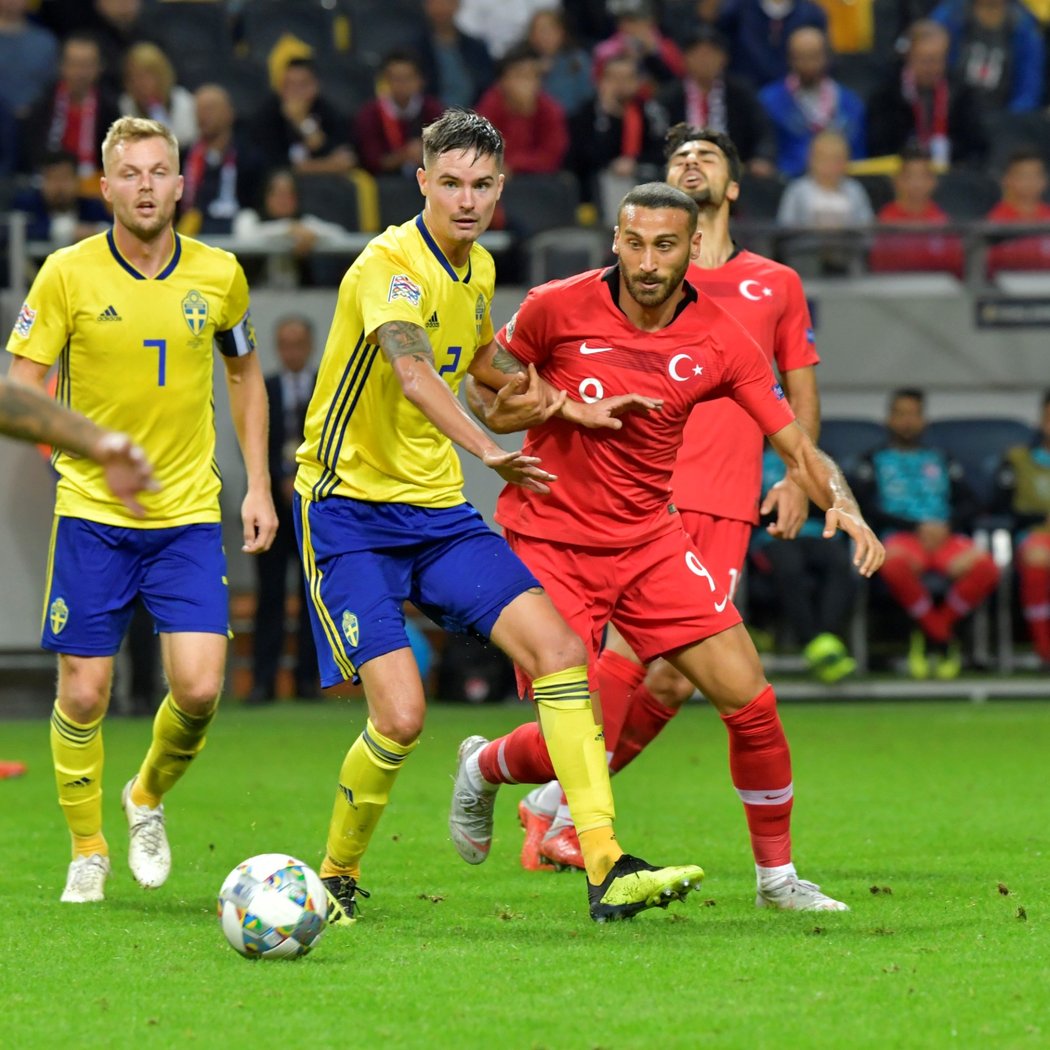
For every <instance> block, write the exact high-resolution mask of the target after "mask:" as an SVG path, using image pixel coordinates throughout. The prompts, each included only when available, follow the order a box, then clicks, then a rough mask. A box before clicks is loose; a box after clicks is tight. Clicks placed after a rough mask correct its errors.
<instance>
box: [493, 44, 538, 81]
mask: <svg viewBox="0 0 1050 1050" xmlns="http://www.w3.org/2000/svg"><path fill="white" fill-rule="evenodd" d="M539 57H540V53H539V52H538V51H537V50H536V49H535V48H534V47H533V46H532V45H531V44H515V45H514V47H512V48H511V49H510V50H509V51H507V52H506V54H504V56H503V57H502V58H501V59H500V60H499V61H498V62H497V63H496V76H497V77H501V76H503V74H504V73H506V72H507V70H508V69H510V68H511V66H517V65H521V63H522V62H536V61H538V60H539Z"/></svg>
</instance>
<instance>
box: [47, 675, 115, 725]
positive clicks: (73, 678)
mask: <svg viewBox="0 0 1050 1050" xmlns="http://www.w3.org/2000/svg"><path fill="white" fill-rule="evenodd" d="M109 687H110V681H109V676H108V675H100V674H94V673H91V672H90V671H87V670H84V669H81V668H76V667H69V666H67V667H64V668H63V669H62V672H61V674H60V675H59V686H58V697H59V700H58V705H59V707H60V708H61V710H62V713H63V714H65V715H66V716H67V717H68V718H70V719H72V720H73V721H74V722H76V723H78V724H79V725H86V724H87V723H88V722H94V721H95V719H96V718H101V717H102V715H104V714H105V713H106V709H107V708H108V707H109Z"/></svg>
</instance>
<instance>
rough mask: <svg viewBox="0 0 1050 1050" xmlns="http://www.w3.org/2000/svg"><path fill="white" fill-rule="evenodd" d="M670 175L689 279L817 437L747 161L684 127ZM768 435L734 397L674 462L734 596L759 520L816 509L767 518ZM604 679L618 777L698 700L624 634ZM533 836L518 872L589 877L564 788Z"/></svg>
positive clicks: (803, 318) (819, 648) (522, 808)
mask: <svg viewBox="0 0 1050 1050" xmlns="http://www.w3.org/2000/svg"><path fill="white" fill-rule="evenodd" d="M665 152H666V156H667V176H666V181H667V183H668V184H669V185H671V186H676V187H677V188H678V189H680V190H682V191H683V192H685V193H687V194H688V195H689V196H690V197H692V198H693V200H694V201H696V203H697V205H698V206H699V208H700V233H701V238H700V254H699V257H698V258H696V259H694V260H693V263H692V265H691V266H690V267H689V273H688V279H689V281H690V282H691V283H692V284H693V285H694V286H695V287H697V288H699V289H700V290H701V291H703V292H704V293H705V294H706V295H708V296H710V297H711V298H712V299H714V300H715V301H716V302H717V303H718V304H719V306H721V307H722V308H723V309H724V310H726V311H728V312H729V313H730V314H732V316H733V317H734V318H735V319H736V320H737V321H739V322H740V324H741V325H742V326H743V327H744V328H745V329H746V330H747V332H748V334H749V335H750V336H751V337H752V338H753V339H754V340H755V342H756V343H758V345H759V348H760V349H761V350H762V352H763V353H764V354H765V356H766V359H767V360H768V361H769V363H770V364H771V365H772V364H775V365H776V368H777V371H778V372H779V374H780V381H781V383H782V384H783V387H784V391H785V393H786V394H787V399H788V403H789V404H790V405H791V408H792V410H793V411H794V413H795V417H796V418H797V419H798V421H799V423H800V424H801V425H802V427H803V428H804V429H805V431H806V433H807V434H809V436H810V437H811V438H812V439H813V440H814V441H816V440H817V439H818V437H819V433H820V397H819V394H818V392H817V379H816V372H815V367H814V366H815V365H816V364H817V363H818V362H819V360H820V359H819V357H818V356H817V351H816V348H815V347H814V345H813V322H812V320H811V319H810V315H809V307H808V306H807V304H806V297H805V293H804V292H803V290H802V282H801V280H800V279H799V276H798V274H797V273H795V271H794V270H792V269H791V268H790V267H789V266H784V265H782V264H781V263H778V262H774V261H773V260H771V259H766V258H764V257H763V256H761V255H756V254H755V253H754V252H749V251H742V250H740V249H738V248H737V247H736V245H735V244H734V243H733V238H732V236H731V234H730V230H729V213H730V209H731V207H732V205H733V203H734V202H735V201H736V200H737V198H738V197H739V195H740V175H741V164H740V156H739V154H738V153H737V150H736V146H735V145H734V144H733V141H732V140H731V139H730V138H729V136H727V135H725V134H723V133H722V132H718V131H711V130H709V129H705V128H697V127H692V126H691V125H688V124H676V125H675V126H674V127H673V128H671V130H670V131H669V132H668V135H667V147H666V151H665ZM761 482H762V433H761V431H760V430H759V428H758V427H757V426H755V423H754V421H753V420H752V419H751V417H750V416H748V414H747V413H746V412H745V411H744V410H743V409H742V408H741V407H740V406H739V405H738V404H736V403H734V402H733V401H732V400H731V399H729V398H722V399H720V400H718V401H713V402H710V403H705V404H704V405H702V406H701V407H699V408H698V409H697V410H696V411H695V412H694V413H693V414H692V416H690V418H689V423H688V424H687V425H686V429H685V437H684V439H683V441H682V447H681V449H680V450H679V453H678V460H677V462H676V463H675V473H674V480H673V488H672V491H673V494H674V502H675V506H676V507H677V508H678V511H679V513H680V514H681V517H682V525H683V527H684V528H685V530H686V532H688V533H689V535H690V536H691V537H692V539H693V541H694V543H696V545H697V547H698V549H699V550H701V551H703V553H704V564H705V565H706V566H707V567H708V569H709V570H710V572H711V575H712V576H713V577H714V578H715V579H716V580H717V581H718V582H719V583H720V584H722V585H723V586H726V587H727V588H728V590H729V595H730V597H731V598H732V596H733V594H734V592H735V591H736V585H737V582H738V581H739V579H740V576H741V573H742V571H743V566H744V559H745V557H746V555H747V547H748V542H749V540H750V538H751V530H752V528H753V527H754V526H755V525H757V524H758V518H759V514H760V513H761V514H771V513H774V512H775V513H776V515H777V517H776V521H775V522H774V523H773V524H772V525H770V526H769V531H770V532H771V533H772V534H773V535H774V536H776V537H778V538H781V539H793V538H794V537H795V536H796V535H797V534H798V531H799V529H800V528H801V526H802V523H803V522H804V521H805V519H806V516H807V512H808V509H809V499H808V497H807V496H806V494H805V493H804V492H803V491H802V490H801V489H800V488H799V487H798V486H797V485H794V484H792V483H791V482H790V481H784V482H781V484H779V485H777V486H776V487H774V488H773V489H771V490H770V492H769V493H768V494H767V496H766V499H765V500H764V502H763V503H762V506H761V508H759V500H760V498H761ZM808 648H810V649H812V652H810V651H807V652H806V654H805V655H806V656H807V658H809V659H810V660H811V662H814V663H815V662H817V661H819V662H820V667H821V674H822V677H823V678H824V680H825V681H835V680H837V678H838V677H841V675H842V674H845V673H848V672H849V671H850V670H852V668H853V667H854V666H855V665H854V663H853V661H852V660H851V659H850V658H849V654H848V652H847V651H846V647H845V645H843V643H842V642H841V640H840V639H838V638H836V637H835V636H833V635H820V636H818V638H815V639H814V640H813V642H812V644H811V646H810V647H808ZM596 675H597V680H598V686H599V689H600V691H601V695H602V708H603V710H604V711H605V712H606V716H607V717H609V715H610V714H611V715H612V716H613V717H615V716H616V713H617V712H618V711H620V710H624V711H625V712H626V716H625V718H623V719H621V721H622V723H623V729H622V730H621V733H620V737H619V741H618V742H617V745H616V750H615V751H614V752H612V753H611V754H610V758H609V762H610V770H611V771H612V772H614V773H616V772H619V770H621V769H623V767H624V766H626V765H627V764H628V763H629V762H631V761H632V760H633V759H634V758H635V757H637V755H638V754H639V753H640V752H641V751H642V749H643V748H645V747H646V746H647V745H648V744H649V743H650V742H651V741H652V740H653V739H654V738H655V737H656V736H657V734H658V733H659V732H660V731H661V730H662V729H663V727H664V726H665V725H666V724H667V722H668V721H669V720H670V719H671V718H672V717H673V716H674V715H675V714H676V713H677V712H678V711H679V710H680V709H681V707H682V705H683V704H684V703H685V702H686V701H687V700H688V699H689V697H690V696H692V694H693V683H692V682H690V681H689V680H688V679H687V678H686V677H685V676H684V675H681V674H679V673H678V671H676V670H675V669H674V668H673V667H672V666H671V665H670V664H669V663H668V662H667V661H666V660H656V661H654V662H653V663H652V664H651V665H650V666H649V667H648V668H646V667H645V665H644V664H642V663H640V662H639V661H638V658H637V657H636V656H635V654H634V653H633V652H632V651H631V648H630V646H628V645H627V644H626V642H625V641H624V640H623V637H622V636H621V635H620V633H619V631H617V630H616V627H615V624H613V625H610V628H609V631H608V635H607V638H606V645H605V648H604V649H603V651H602V653H601V656H600V657H599V659H598V664H597V669H596ZM518 816H519V819H520V821H521V824H522V827H523V828H524V829H525V842H524V844H523V847H522V854H521V862H522V865H523V866H524V867H525V868H528V869H543V868H549V867H550V866H554V867H582V865H583V857H582V854H581V853H580V847H579V840H578V838H577V836H576V830H575V828H574V827H573V824H572V817H571V816H570V815H569V807H568V806H567V805H566V803H565V798H564V796H563V794H562V792H561V787H560V786H559V785H558V784H557V783H556V782H552V783H551V784H549V785H546V786H544V787H541V788H536V789H535V790H534V791H530V792H529V794H528V795H526V796H525V798H523V799H522V800H521V802H520V804H519V806H518Z"/></svg>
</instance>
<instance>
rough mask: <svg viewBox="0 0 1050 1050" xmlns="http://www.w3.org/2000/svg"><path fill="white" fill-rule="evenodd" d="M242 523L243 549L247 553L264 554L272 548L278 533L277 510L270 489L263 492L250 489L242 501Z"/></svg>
mask: <svg viewBox="0 0 1050 1050" xmlns="http://www.w3.org/2000/svg"><path fill="white" fill-rule="evenodd" d="M241 524H242V525H243V526H244V546H243V547H241V550H242V551H244V553H245V554H262V552H263V551H268V550H269V549H270V546H271V545H272V543H273V541H274V537H275V536H276V535H277V511H276V510H275V509H274V506H273V496H271V495H270V490H269V489H266V490H265V491H261V492H253V491H252V490H251V489H249V490H248V495H247V496H245V497H244V502H243V503H241Z"/></svg>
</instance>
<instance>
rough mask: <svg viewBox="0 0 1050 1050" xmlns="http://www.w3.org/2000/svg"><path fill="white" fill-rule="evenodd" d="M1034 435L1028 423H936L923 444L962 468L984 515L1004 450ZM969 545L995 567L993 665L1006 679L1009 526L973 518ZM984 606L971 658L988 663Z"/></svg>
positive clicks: (1010, 558)
mask: <svg viewBox="0 0 1050 1050" xmlns="http://www.w3.org/2000/svg"><path fill="white" fill-rule="evenodd" d="M1033 437H1034V431H1033V429H1032V427H1031V426H1029V425H1028V424H1027V423H1022V422H1021V421H1020V420H1017V419H1009V418H1005V417H994V416H992V417H982V418H976V419H937V420H934V421H933V422H932V423H930V424H929V426H928V427H927V428H926V441H927V442H929V444H931V445H937V446H938V447H940V448H943V449H944V450H945V451H946V452H948V454H949V455H950V456H952V458H953V459H956V460H957V461H958V462H959V464H960V465H961V466H962V468H963V472H964V474H965V477H966V481H967V483H968V484H969V486H970V488H971V489H972V490H973V492H974V495H975V496H976V497H977V500H978V502H979V504H980V506H981V508H982V510H984V511H986V512H987V511H989V510H990V509H991V508H992V504H993V499H994V495H995V483H996V475H997V473H998V469H999V464H1000V463H1001V462H1002V458H1003V456H1004V455H1005V453H1006V450H1007V449H1009V448H1012V447H1013V446H1014V445H1028V444H1031V442H1032V439H1033ZM974 541H975V542H976V543H977V545H978V546H979V547H981V548H982V549H984V550H987V551H989V552H990V553H991V555H992V557H993V558H994V559H995V563H996V565H997V566H998V567H999V573H1000V575H999V587H998V591H997V593H996V597H995V624H996V629H995V636H996V652H995V660H996V662H997V664H998V667H999V670H1000V671H1002V672H1003V673H1008V672H1009V671H1010V669H1011V667H1012V664H1013V623H1012V620H1011V610H1012V605H1013V596H1012V585H1013V544H1012V541H1011V536H1010V531H1009V521H1007V520H1003V519H997V518H995V517H991V516H989V515H987V514H985V515H984V516H983V517H981V518H978V521H977V524H976V527H975V529H974ZM988 604H989V603H986V604H985V605H984V606H982V607H981V608H979V609H978V610H977V612H976V613H975V614H974V655H975V657H976V658H977V659H978V660H981V661H984V662H989V661H990V660H991V658H992V654H991V651H990V650H991V646H990V634H991V630H990V625H989V615H990V610H989V608H988Z"/></svg>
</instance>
